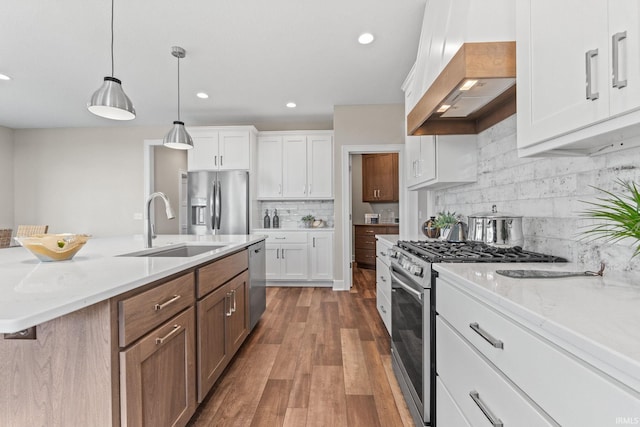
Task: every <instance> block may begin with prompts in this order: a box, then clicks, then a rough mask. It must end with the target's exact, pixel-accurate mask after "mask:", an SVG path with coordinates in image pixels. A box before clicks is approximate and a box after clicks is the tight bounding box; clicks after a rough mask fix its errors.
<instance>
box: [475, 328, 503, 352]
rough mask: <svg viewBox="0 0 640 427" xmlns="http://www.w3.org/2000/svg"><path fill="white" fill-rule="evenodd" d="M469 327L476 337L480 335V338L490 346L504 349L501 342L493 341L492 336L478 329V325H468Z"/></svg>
mask: <svg viewBox="0 0 640 427" xmlns="http://www.w3.org/2000/svg"><path fill="white" fill-rule="evenodd" d="M469 327H470V328H471V329H473V330H474V331H475V332H476V333H477V334H478V335H480V336H481V337H482V338H484V339H485V341H487V342H488V343H489V344H491V345H492V346H494V347H495V348H501V349H504V344H503V342H502V341H500V340H497V339H495V338H494V337H493V336H491V334H489V333H488V332H487V331H485V330H483V329H482V328H480V325H478V323H477V322H474V323H469Z"/></svg>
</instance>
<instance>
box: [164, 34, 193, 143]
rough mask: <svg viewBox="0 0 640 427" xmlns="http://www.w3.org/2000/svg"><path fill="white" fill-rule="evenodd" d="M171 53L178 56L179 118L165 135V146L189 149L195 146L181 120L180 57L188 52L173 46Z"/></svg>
mask: <svg viewBox="0 0 640 427" xmlns="http://www.w3.org/2000/svg"><path fill="white" fill-rule="evenodd" d="M171 55H173V56H175V57H176V58H178V120H176V121H174V122H173V128H171V130H170V131H169V133H168V134H166V135H165V137H164V146H165V147H169V148H175V149H178V150H188V149H189V148H193V139H191V135H189V133H188V132H187V129H185V127H184V122H182V121H180V58H184V57H185V56H186V55H187V52H186V51H185V50H184V49H183V48H181V47H179V46H173V47H172V48H171Z"/></svg>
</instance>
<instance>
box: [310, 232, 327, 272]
mask: <svg viewBox="0 0 640 427" xmlns="http://www.w3.org/2000/svg"><path fill="white" fill-rule="evenodd" d="M308 239H309V267H310V270H309V279H311V280H333V232H327V231H319V232H310V233H309V237H308Z"/></svg>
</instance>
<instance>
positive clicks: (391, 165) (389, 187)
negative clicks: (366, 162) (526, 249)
mask: <svg viewBox="0 0 640 427" xmlns="http://www.w3.org/2000/svg"><path fill="white" fill-rule="evenodd" d="M375 177H376V181H377V187H378V197H377V198H376V201H378V202H397V201H398V194H399V189H398V153H383V154H376V172H375Z"/></svg>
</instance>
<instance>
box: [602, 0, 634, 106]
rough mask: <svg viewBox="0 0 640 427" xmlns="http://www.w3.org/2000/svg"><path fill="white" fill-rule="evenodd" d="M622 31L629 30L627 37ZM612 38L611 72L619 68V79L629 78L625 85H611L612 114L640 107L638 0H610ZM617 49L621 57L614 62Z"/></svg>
mask: <svg viewBox="0 0 640 427" xmlns="http://www.w3.org/2000/svg"><path fill="white" fill-rule="evenodd" d="M622 33H626V37H624V38H622ZM616 34H617V35H618V37H616ZM609 40H610V41H611V46H612V54H611V55H610V57H611V66H612V67H614V69H613V70H612V72H613V71H615V70H617V72H618V79H619V80H626V85H618V87H615V88H614V87H612V88H611V97H610V114H611V115H612V116H613V115H616V114H620V113H624V112H626V111H629V110H633V109H635V108H638V107H640V3H638V1H637V0H613V1H609ZM616 49H617V53H618V56H617V62H615V63H614V61H613V60H614V58H613V56H614V55H613V51H614V50H616ZM610 83H611V84H612V82H610ZM612 86H613V84H612Z"/></svg>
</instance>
